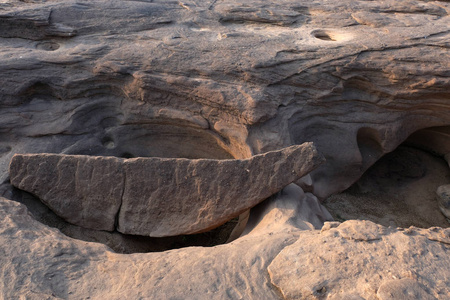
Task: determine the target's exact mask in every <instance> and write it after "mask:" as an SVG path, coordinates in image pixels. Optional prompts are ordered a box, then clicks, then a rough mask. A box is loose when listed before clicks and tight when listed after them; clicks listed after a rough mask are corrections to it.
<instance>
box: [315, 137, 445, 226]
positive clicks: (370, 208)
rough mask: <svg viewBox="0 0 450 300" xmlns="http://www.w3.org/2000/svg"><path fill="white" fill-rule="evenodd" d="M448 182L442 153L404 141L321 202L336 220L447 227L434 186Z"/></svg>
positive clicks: (386, 224)
mask: <svg viewBox="0 0 450 300" xmlns="http://www.w3.org/2000/svg"><path fill="white" fill-rule="evenodd" d="M448 183H450V169H449V167H448V164H447V162H446V161H445V160H444V159H443V158H442V157H440V156H436V155H433V154H431V153H430V152H427V151H424V150H421V149H418V148H415V147H411V146H409V145H408V144H403V145H401V146H400V147H398V148H397V149H396V150H394V151H393V152H391V153H388V154H386V155H385V156H383V157H382V158H381V159H380V160H379V161H377V162H376V163H375V164H374V165H373V166H372V167H371V168H369V169H368V170H367V171H366V172H365V174H364V175H363V176H362V177H361V178H360V179H359V180H358V181H357V182H356V183H354V184H353V185H352V186H351V187H350V188H348V189H347V190H346V191H344V192H342V193H340V194H337V195H333V196H331V197H329V198H328V199H327V200H326V201H325V202H324V205H325V207H327V209H328V210H329V211H330V213H331V214H332V215H333V217H334V218H335V219H336V220H338V221H345V220H349V219H363V220H370V221H373V222H376V223H379V224H381V225H384V226H393V227H405V228H407V227H409V226H416V227H422V228H429V227H434V226H439V227H449V226H450V223H449V221H448V219H446V218H445V216H444V215H442V214H441V212H440V210H439V207H438V203H437V201H436V190H437V188H438V187H439V186H441V185H444V184H448Z"/></svg>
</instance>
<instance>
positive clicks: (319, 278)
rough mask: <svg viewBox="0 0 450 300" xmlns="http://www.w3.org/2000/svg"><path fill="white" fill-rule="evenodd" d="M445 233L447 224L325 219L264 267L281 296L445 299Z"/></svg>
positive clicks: (449, 259)
mask: <svg viewBox="0 0 450 300" xmlns="http://www.w3.org/2000/svg"><path fill="white" fill-rule="evenodd" d="M433 236H438V237H440V238H436V237H435V238H433ZM449 238H450V229H441V228H433V229H418V228H415V227H411V228H409V229H405V230H398V229H394V228H386V227H383V226H381V225H377V224H374V223H372V222H370V221H355V220H352V221H346V222H344V223H342V224H339V223H335V224H331V226H330V225H329V224H327V223H326V224H325V226H324V228H323V229H322V231H321V232H320V233H319V232H317V231H312V232H302V233H301V234H300V236H299V239H298V241H297V242H296V243H294V244H292V245H291V246H288V247H286V248H285V249H283V251H281V253H280V254H279V255H278V256H277V257H276V258H275V259H274V260H273V262H272V263H271V264H270V266H269V268H268V269H269V274H270V278H271V282H272V283H273V284H274V285H275V286H277V287H278V288H279V289H280V291H281V292H282V293H283V296H284V297H285V299H373V300H375V299H383V300H385V299H448V297H449V295H450V273H449V271H448V267H449V266H450V256H449V254H450V244H449Z"/></svg>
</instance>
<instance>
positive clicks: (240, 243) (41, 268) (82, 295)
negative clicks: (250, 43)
mask: <svg viewBox="0 0 450 300" xmlns="http://www.w3.org/2000/svg"><path fill="white" fill-rule="evenodd" d="M295 201H296V202H298V203H301V202H302V201H303V198H296V199H295ZM292 202H293V201H292ZM308 203H309V202H306V203H302V204H299V206H301V207H302V211H305V212H308V211H309V215H311V216H313V215H314V211H315V208H316V206H317V205H319V204H318V203H315V204H314V205H313V206H311V207H309V205H308ZM280 205H281V207H283V206H286V205H283V204H282V203H281V204H280ZM282 213H288V215H290V218H291V219H292V218H293V217H294V215H293V214H290V213H289V211H286V210H284V209H280V210H278V213H277V214H278V215H280V214H282ZM317 213H318V214H320V212H317ZM272 216H273V214H272ZM270 218H272V217H271V216H267V219H266V222H267V223H270ZM281 219H282V220H284V221H285V220H286V218H281ZM274 221H276V220H274ZM278 221H279V223H278V226H276V228H277V230H276V231H272V230H265V229H264V228H262V232H260V233H255V234H253V233H252V234H249V235H248V236H247V237H246V238H244V239H238V240H236V241H234V242H232V243H230V244H226V245H221V246H216V247H211V248H209V247H190V248H184V249H178V250H172V251H166V252H160V253H140V254H133V255H123V254H116V253H113V252H111V251H110V250H109V249H108V248H107V247H105V246H103V245H100V244H97V243H87V242H82V241H79V240H75V239H71V238H68V237H67V236H64V235H63V234H61V233H60V232H59V231H58V230H55V229H51V228H49V227H47V226H45V225H43V224H41V223H39V222H37V221H35V220H34V219H33V218H32V217H31V216H30V214H29V212H28V210H27V209H26V208H25V207H24V206H23V205H21V204H18V203H17V202H14V201H10V200H7V199H4V198H0V244H1V245H2V247H1V251H2V254H3V255H1V256H0V295H1V296H2V297H4V298H6V299H11V298H20V297H29V298H31V299H47V298H49V299H86V298H90V299H105V298H106V299H138V298H144V299H145V298H147V299H205V300H206V299H268V300H269V299H278V298H279V292H278V291H277V290H276V289H275V287H274V286H272V285H271V284H270V281H269V278H268V276H267V272H266V271H265V270H266V268H267V266H268V265H269V264H270V262H271V261H272V259H273V258H274V257H275V256H276V255H277V254H278V253H279V252H280V251H281V250H282V249H283V248H284V247H285V246H287V245H289V244H291V243H293V242H295V241H296V239H297V237H298V229H297V230H295V228H294V227H293V226H292V224H295V223H300V222H301V221H302V222H305V223H306V222H309V223H312V224H316V223H317V222H318V221H319V219H318V218H312V219H302V220H297V222H290V223H289V224H286V226H282V222H281V221H280V219H278ZM280 230H281V231H280ZM25 270H26V271H25ZM11 278H14V280H13V281H11V280H10V281H8V280H9V279H11ZM33 297H34V298H33Z"/></svg>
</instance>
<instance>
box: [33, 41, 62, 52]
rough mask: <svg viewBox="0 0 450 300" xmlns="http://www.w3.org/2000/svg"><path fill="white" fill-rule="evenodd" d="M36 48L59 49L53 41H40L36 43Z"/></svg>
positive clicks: (45, 49)
mask: <svg viewBox="0 0 450 300" xmlns="http://www.w3.org/2000/svg"><path fill="white" fill-rule="evenodd" d="M36 49H38V50H44V51H55V50H58V49H59V44H58V43H55V42H50V41H46V42H41V43H38V44H37V45H36Z"/></svg>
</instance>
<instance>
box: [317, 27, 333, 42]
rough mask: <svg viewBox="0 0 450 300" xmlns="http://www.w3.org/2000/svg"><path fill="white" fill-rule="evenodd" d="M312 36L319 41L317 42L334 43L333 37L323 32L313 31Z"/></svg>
mask: <svg viewBox="0 0 450 300" xmlns="http://www.w3.org/2000/svg"><path fill="white" fill-rule="evenodd" d="M312 35H313V36H314V37H315V38H316V39H319V40H323V41H329V42H332V41H336V39H335V38H334V37H333V35H332V34H330V33H329V32H327V31H325V30H315V31H313V32H312Z"/></svg>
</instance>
